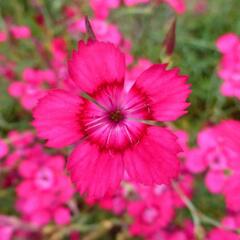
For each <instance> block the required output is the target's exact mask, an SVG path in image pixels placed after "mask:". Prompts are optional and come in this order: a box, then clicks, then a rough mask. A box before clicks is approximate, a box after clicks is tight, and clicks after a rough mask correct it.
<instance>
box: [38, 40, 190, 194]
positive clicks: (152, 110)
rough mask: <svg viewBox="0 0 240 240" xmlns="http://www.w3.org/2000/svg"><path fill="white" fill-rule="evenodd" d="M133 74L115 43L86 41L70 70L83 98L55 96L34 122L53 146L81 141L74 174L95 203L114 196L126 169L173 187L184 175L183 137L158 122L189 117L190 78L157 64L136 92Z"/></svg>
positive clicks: (70, 164)
mask: <svg viewBox="0 0 240 240" xmlns="http://www.w3.org/2000/svg"><path fill="white" fill-rule="evenodd" d="M125 70H126V69H125V61H124V55H123V54H122V53H121V52H120V51H119V49H118V48H116V47H115V46H114V45H112V44H110V43H103V42H98V41H94V42H92V41H91V42H88V43H87V44H85V43H83V42H82V41H80V42H79V49H78V51H74V52H73V55H72V58H71V59H70V61H69V72H70V75H71V78H72V81H73V83H74V84H75V86H76V87H75V88H76V89H79V92H80V94H81V95H82V96H83V98H82V97H80V96H79V95H74V94H73V92H67V91H64V90H53V91H50V92H49V94H48V95H47V96H46V97H44V98H42V99H41V100H40V102H39V104H38V106H37V107H36V109H35V111H34V118H35V121H34V123H33V124H34V126H35V127H36V129H37V132H38V135H39V137H41V138H44V139H47V140H48V142H47V145H48V146H49V147H56V148H61V147H64V146H67V145H70V144H73V143H78V145H77V146H76V147H75V149H74V151H73V152H72V154H71V155H70V158H69V160H68V170H69V171H70V173H71V178H72V180H73V181H74V182H75V183H76V185H77V188H78V189H79V191H80V193H82V194H83V193H87V194H88V196H89V197H95V198H97V197H103V196H104V195H106V194H108V193H112V192H114V191H115V189H116V188H117V187H118V186H119V183H120V181H121V179H122V178H123V173H124V171H125V170H126V171H127V173H128V175H129V178H130V179H131V180H132V181H135V182H139V183H143V184H146V185H153V184H155V183H157V184H160V183H169V181H170V180H171V179H172V178H174V177H176V176H177V175H178V171H179V161H178V158H177V155H178V153H179V151H180V147H179V145H178V143H177V139H176V137H175V135H174V134H173V133H171V132H170V131H169V130H168V129H167V128H165V127H158V126H151V123H152V122H151V121H174V120H176V119H177V118H179V117H180V116H182V115H183V114H185V113H186V111H185V109H186V108H187V107H188V105H189V103H187V102H186V98H187V97H188V95H189V93H190V90H189V85H188V84H187V83H186V81H187V78H188V77H187V76H181V75H179V70H178V69H173V70H166V65H162V64H156V65H153V66H151V67H150V68H148V69H147V70H146V71H144V72H143V73H142V74H141V75H140V76H139V77H138V78H137V79H136V80H135V82H134V84H132V86H131V87H129V86H126V84H124V75H125ZM86 94H87V95H86ZM149 121H150V122H149ZM149 123H150V125H149ZM79 141H80V142H79Z"/></svg>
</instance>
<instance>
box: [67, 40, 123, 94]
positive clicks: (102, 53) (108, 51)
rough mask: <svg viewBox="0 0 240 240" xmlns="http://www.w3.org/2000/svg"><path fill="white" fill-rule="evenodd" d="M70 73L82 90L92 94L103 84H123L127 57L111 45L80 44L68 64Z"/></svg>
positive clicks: (95, 42) (99, 43)
mask: <svg viewBox="0 0 240 240" xmlns="http://www.w3.org/2000/svg"><path fill="white" fill-rule="evenodd" d="M68 67H69V73H70V76H71V78H72V80H73V81H74V83H75V84H76V85H77V86H78V87H80V89H81V90H83V91H86V92H88V93H91V92H93V91H95V90H96V89H97V88H98V87H99V86H100V85H101V84H103V83H111V82H116V81H117V82H123V80H124V75H125V57H124V54H123V53H122V52H120V51H119V49H118V48H116V47H115V46H114V45H113V44H111V43H104V42H98V41H89V42H88V43H86V44H85V43H84V42H83V41H80V42H79V45H78V50H77V51H74V52H73V55H72V58H71V59H70V60H69V62H68Z"/></svg>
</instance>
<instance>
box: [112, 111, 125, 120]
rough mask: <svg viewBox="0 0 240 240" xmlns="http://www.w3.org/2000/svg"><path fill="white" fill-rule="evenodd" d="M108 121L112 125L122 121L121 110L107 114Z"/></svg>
mask: <svg viewBox="0 0 240 240" xmlns="http://www.w3.org/2000/svg"><path fill="white" fill-rule="evenodd" d="M109 118H110V121H112V122H114V123H119V122H121V121H123V120H124V118H125V116H124V114H123V113H122V111H121V110H119V109H118V110H115V111H112V112H110V113H109Z"/></svg>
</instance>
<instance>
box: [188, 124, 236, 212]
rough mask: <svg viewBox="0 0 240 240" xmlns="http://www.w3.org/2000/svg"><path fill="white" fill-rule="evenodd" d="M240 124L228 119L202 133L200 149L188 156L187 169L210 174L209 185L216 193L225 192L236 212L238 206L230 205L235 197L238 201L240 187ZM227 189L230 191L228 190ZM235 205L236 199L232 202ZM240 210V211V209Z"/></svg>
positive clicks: (190, 152) (198, 140)
mask: <svg viewBox="0 0 240 240" xmlns="http://www.w3.org/2000/svg"><path fill="white" fill-rule="evenodd" d="M239 131H240V122H239V121H236V120H225V121H222V122H221V123H219V124H218V125H215V126H212V127H208V128H206V129H204V130H202V131H201V132H200V133H199V134H198V139H197V142H198V147H196V148H194V149H193V150H191V151H189V153H188V154H187V161H186V167H187V168H188V170H189V171H190V172H192V173H200V172H203V171H205V170H208V171H207V174H206V177H205V184H206V186H207V188H208V190H209V191H210V192H212V193H215V194H216V193H224V194H225V197H226V200H227V206H228V208H230V209H232V210H234V209H233V208H235V205H237V203H235V204H233V203H232V204H228V199H232V198H231V194H233V196H234V199H235V200H236V202H238V203H240V198H239V199H238V198H236V194H234V191H235V192H236V191H237V189H239V187H240V185H239V184H238V182H239V180H238V179H239V176H240V171H239V170H240V161H239V159H240V144H239V140H238V139H239ZM238 185H239V186H238ZM230 186H231V187H230ZM225 188H226V190H225ZM229 201H230V202H232V200H229ZM239 210H240V208H239Z"/></svg>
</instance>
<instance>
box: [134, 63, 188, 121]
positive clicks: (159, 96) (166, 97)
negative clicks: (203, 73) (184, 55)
mask: <svg viewBox="0 0 240 240" xmlns="http://www.w3.org/2000/svg"><path fill="white" fill-rule="evenodd" d="M178 72H179V70H178V69H177V68H176V69H172V70H166V65H165V64H155V65H153V66H152V67H150V68H148V69H147V70H146V71H144V72H143V73H142V74H141V75H140V76H139V77H138V78H137V81H136V84H137V86H140V87H141V88H142V89H144V92H146V93H147V94H148V95H149V97H150V99H151V101H152V109H153V112H154V116H155V118H156V119H157V120H159V121H173V120H176V119H177V118H179V117H181V116H182V115H184V114H185V113H186V108H187V107H188V106H189V103H187V102H186V100H187V98H188V96H189V94H190V92H191V91H190V89H189V86H190V85H189V84H187V79H188V77H187V76H181V75H179V73H178Z"/></svg>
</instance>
